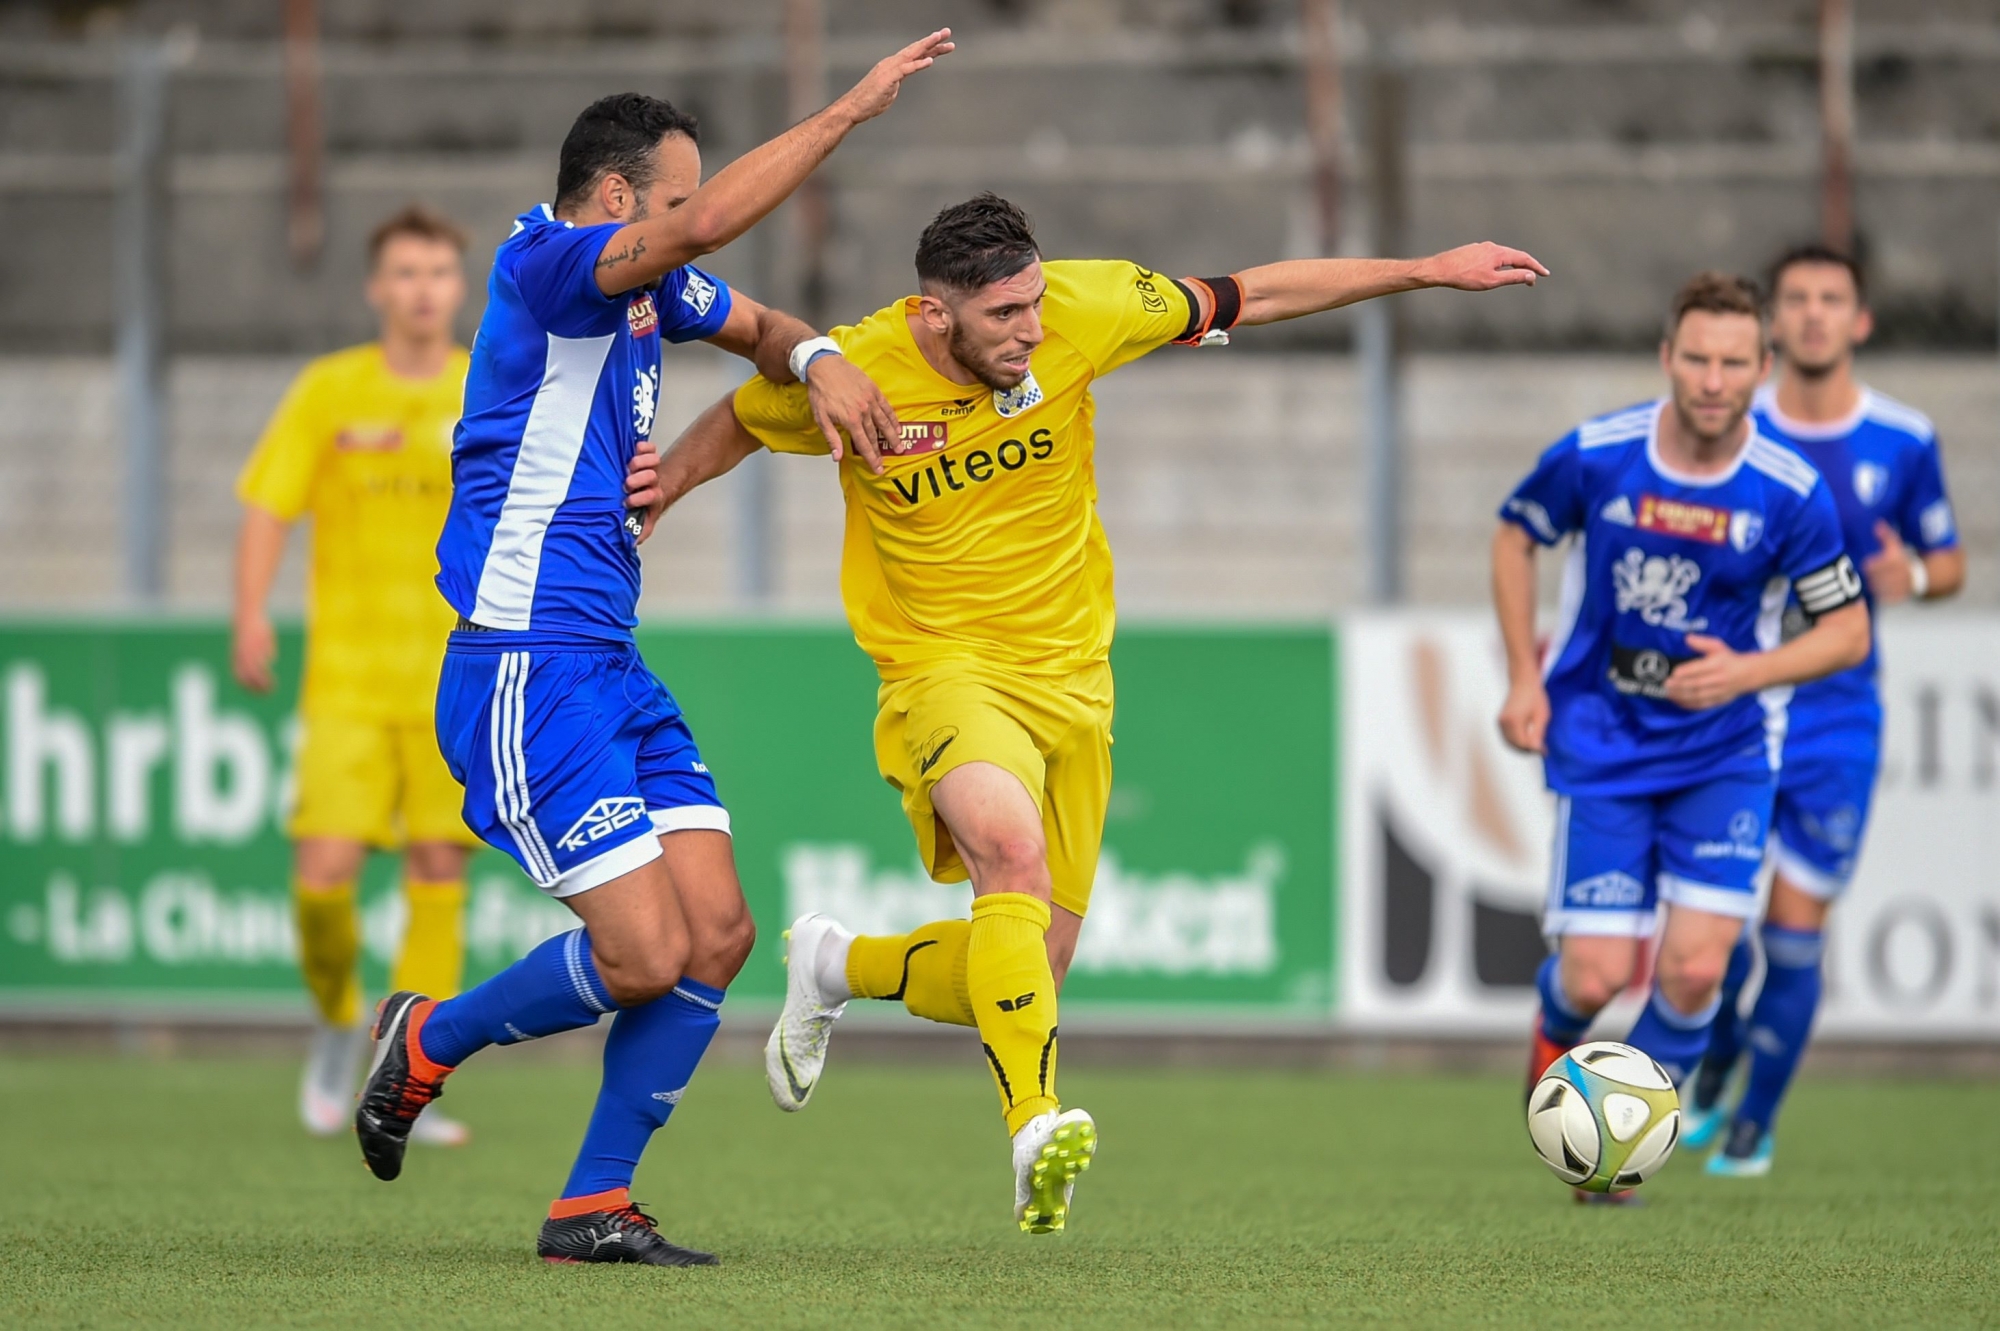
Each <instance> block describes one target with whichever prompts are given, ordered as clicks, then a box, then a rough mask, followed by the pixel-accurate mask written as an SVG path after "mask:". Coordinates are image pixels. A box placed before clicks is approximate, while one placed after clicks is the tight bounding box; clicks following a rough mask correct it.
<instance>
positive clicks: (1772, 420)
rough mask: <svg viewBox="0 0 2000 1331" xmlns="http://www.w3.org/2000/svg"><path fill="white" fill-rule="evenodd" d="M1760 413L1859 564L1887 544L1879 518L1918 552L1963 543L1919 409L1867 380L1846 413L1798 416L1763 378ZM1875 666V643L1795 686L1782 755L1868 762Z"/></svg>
mask: <svg viewBox="0 0 2000 1331" xmlns="http://www.w3.org/2000/svg"><path fill="white" fill-rule="evenodd" d="M1756 416H1757V428H1758V429H1759V430H1760V431H1762V432H1763V433H1765V434H1766V435H1769V436H1770V437H1772V438H1774V439H1778V440H1782V441H1783V442H1784V443H1785V444H1786V445H1787V446H1789V447H1791V448H1793V449H1796V450H1797V451H1798V452H1799V453H1800V454H1802V455H1803V456H1804V457H1805V459H1806V461H1808V462H1810V463H1812V464H1813V466H1814V467H1815V468H1816V469H1817V470H1818V471H1819V474H1820V476H1821V478H1822V479H1824V480H1825V482H1826V488H1827V489H1828V490H1829V491H1830V492H1831V493H1832V495H1833V503H1834V507H1835V508H1836V509H1837V510H1838V511H1839V513H1840V530H1841V536H1842V538H1843V539H1844V540H1845V541H1846V544H1847V553H1848V557H1849V558H1851V559H1853V561H1854V563H1855V565H1856V566H1857V567H1859V566H1862V565H1865V564H1866V563H1867V561H1868V560H1869V559H1870V558H1871V557H1873V556H1874V555H1876V554H1878V553H1879V552H1880V551H1881V549H1882V542H1881V541H1880V540H1878V539H1877V538H1876V535H1875V524H1876V523H1877V522H1886V523H1888V524H1889V526H1890V527H1891V528H1893V529H1894V530H1895V532H1896V534H1897V535H1898V536H1899V537H1901V538H1902V540H1903V543H1904V544H1905V545H1908V546H1909V547H1910V548H1911V549H1912V550H1914V551H1916V552H1917V553H1919V554H1929V553H1930V552H1931V551H1933V550H1947V549H1950V548H1951V547H1953V546H1955V545H1957V544H1958V523H1957V521H1956V520H1955V519H1954V518H1953V516H1952V511H1951V500H1950V499H1949V498H1947V497H1946V495H1945V488H1944V466H1943V464H1942V462H1941V460H1940V459H1939V457H1938V446H1937V431H1936V429H1935V428H1934V427H1933V426H1932V425H1931V421H1930V418H1929V417H1928V416H1926V415H1924V414H1923V413H1922V412H1921V411H1918V410H1916V409H1915V408H1913V407H1906V406H1904V405H1903V404H1902V403H1900V402H1898V401H1896V400H1895V399H1894V398H1890V397H1884V396H1883V395H1882V394H1880V393H1877V392H1875V391H1874V390H1873V389H1867V388H1864V389H1863V390H1862V391H1861V401H1860V402H1859V403H1858V404H1856V406H1855V408H1854V410H1853V411H1852V412H1850V413H1849V414H1848V415H1847V416H1846V417H1845V418H1844V419H1842V420H1837V421H1824V422H1813V421H1796V420H1793V419H1791V418H1790V417H1788V416H1786V415H1785V414H1784V413H1783V412H1782V411H1780V410H1778V403H1777V395H1776V392H1775V391H1774V390H1773V388H1772V386H1771V385H1769V384H1766V385H1765V386H1764V387H1763V388H1762V389H1760V390H1759V391H1758V394H1757V404H1756ZM1869 606H1870V608H1871V609H1872V608H1873V606H1874V596H1873V594H1872V593H1870V594H1869ZM1875 673H1876V651H1875V646H1874V644H1873V643H1871V644H1870V645H1869V651H1868V659H1867V660H1866V661H1864V662H1863V663H1862V664H1860V665H1858V666H1855V667H1854V668H1853V669H1852V670H1843V671H1841V672H1840V673H1839V674H1835V675H1829V676H1827V677H1826V678H1825V679H1816V680H1814V681H1812V682H1811V683H1810V684H1801V685H1799V687H1798V689H1797V691H1796V692H1795V693H1794V694H1793V696H1792V705H1791V718H1792V720H1791V730H1790V733H1789V734H1788V735H1787V736H1786V739H1785V755H1786V757H1788V758H1805V757H1826V758H1853V759H1861V760H1865V761H1870V762H1872V761H1873V760H1874V758H1875V756H1876V753H1877V751H1878V749H1879V747H1880V742H1881V732H1882V700H1881V697H1880V696H1879V695H1878V694H1877V692H1876V688H1875Z"/></svg>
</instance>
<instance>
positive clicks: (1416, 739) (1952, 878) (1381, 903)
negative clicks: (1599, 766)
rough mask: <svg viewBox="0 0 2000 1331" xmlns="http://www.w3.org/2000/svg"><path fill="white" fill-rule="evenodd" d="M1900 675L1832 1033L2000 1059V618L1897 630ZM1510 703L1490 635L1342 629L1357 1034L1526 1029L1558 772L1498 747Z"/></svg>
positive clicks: (1351, 979) (1349, 622) (1403, 622)
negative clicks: (1977, 1045) (1995, 1043)
mask: <svg viewBox="0 0 2000 1331" xmlns="http://www.w3.org/2000/svg"><path fill="white" fill-rule="evenodd" d="M1883 655H1884V658H1885V660H1886V662H1887V666H1886V668H1885V671H1884V677H1883V686H1884V693H1885V697H1886V700H1887V716H1888V722H1887V731H1886V734H1885V737H1884V761H1883V770H1882V778H1881V782H1880V785H1879V786H1878V788H1877V792H1876V799H1875V808H1874V812H1873V816H1872V818H1871V820H1870V826H1869V831H1868V840H1867V843H1866V847H1865V849H1864V851H1863V854H1862V859H1861V865H1860V869H1859V872H1858V873H1857V875H1856V878H1855V882H1854V885H1853V888H1852V889H1851V891H1850V892H1849V893H1848V895H1847V897H1846V899H1844V900H1843V901H1842V902H1841V903H1840V905H1839V906H1838V907H1837V908H1836V909H1835V911H1834V914H1833V919H1832V923H1831V925H1830V928H1829V935H1828V936H1829V949H1828V963H1827V998H1826V1003H1825V1006H1824V1007H1823V1008H1822V1010H1821V1018H1820V1030H1821V1031H1822V1032H1823V1033H1824V1034H1826V1035H1828V1036H1831V1037H1841V1036H1846V1037H1852V1038H1866V1039H1899V1038H1922V1039H1982V1040H1983V1039H2000V618H1994V617H1986V616H1971V615H1953V614H1951V613H1950V612H1948V611H1931V610H1921V609H1917V610H1901V611H1896V612H1891V613H1890V614H1888V615H1887V616H1885V617H1884V623H1883ZM1505 687H1506V675H1505V669H1504V665H1503V661H1502V657H1501V653H1500V643H1499V635H1498V632H1497V631H1496V630H1495V628H1494V626H1493V621H1492V619H1491V617H1490V616H1489V615H1486V614H1483V613H1479V612H1475V611H1459V612H1432V613H1426V612H1410V613H1402V614H1393V615H1356V616H1352V617H1349V618H1348V619H1346V620H1345V622H1344V623H1343V626H1342V635H1341V694H1342V704H1341V707H1342V716H1341V736H1342V740H1341V743H1342V750H1343V751H1342V755H1341V773H1342V778H1341V782H1340V787H1339V789H1340V805H1341V809H1340V819H1341V836H1340V844H1341V875H1340V881H1341V891H1340V906H1341V910H1340V940H1341V942H1340V974H1341V1003H1340V1012H1341V1016H1342V1019H1343V1021H1344V1023H1345V1024H1347V1025H1350V1026H1353V1027H1357V1028H1361V1029H1371V1030H1380V1031H1384V1032H1410V1033H1423V1034H1466V1035H1476V1034H1500V1033H1513V1032H1522V1033H1525V1031H1526V1027H1527V1021H1528V1018H1529V1014H1530V1013H1531V1012H1532V1010H1533V1007H1534V994H1533V989H1532V987H1531V986H1532V980H1533V974H1534V968H1535V966H1536V964H1537V963H1538V962H1539V960H1540V958H1541V956H1542V952H1543V944H1542V941H1541V937H1540V915H1541V909H1542V902H1543V899H1544V897H1545V895H1546V892H1547V874H1548V858H1549V842H1550V836H1551V832H1552V811H1553V810H1552V803H1553V801H1552V800H1551V798H1550V796H1549V795H1548V793H1547V792H1546V790H1545V789H1544V788H1543V786H1542V780H1541V765H1540V763H1539V761H1537V760H1534V759H1530V758H1526V757H1523V756H1521V755H1519V754H1516V753H1513V752H1512V751H1511V750H1509V749H1508V748H1507V747H1506V746H1505V745H1504V744H1502V743H1501V742H1500V739H1499V735H1498V733H1497V731H1496V730H1495V727H1494V717H1495V715H1496V714H1497V713H1498V711H1499V708H1500V704H1501V701H1502V699H1503V697H1504V693H1505Z"/></svg>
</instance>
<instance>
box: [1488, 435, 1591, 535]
mask: <svg viewBox="0 0 2000 1331" xmlns="http://www.w3.org/2000/svg"><path fill="white" fill-rule="evenodd" d="M1583 487H1584V475H1583V454H1582V451H1581V450H1580V449H1579V448H1578V447H1577V442H1576V435H1575V434H1574V433H1571V434H1567V435H1565V436H1563V438H1562V439H1560V440H1559V441H1557V442H1556V443H1555V444H1553V445H1551V446H1550V448H1549V449H1548V451H1547V452H1545V453H1543V454H1542V456H1541V458H1540V460H1538V461H1537V462H1536V463H1535V469H1534V470H1533V471H1531V472H1529V473H1528V476H1527V479H1526V480H1524V481H1522V482H1521V483H1520V484H1519V485H1517V486H1515V487H1514V493H1513V494H1510V495H1508V496H1507V502H1506V503H1504V504H1502V505H1500V520H1501V521H1502V522H1511V523H1513V524H1514V525H1515V526H1517V527H1519V528H1521V529H1522V530H1523V531H1525V532H1527V533H1528V535H1530V536H1532V537H1534V538H1535V539H1536V540H1537V541H1540V542H1541V543H1542V544H1543V545H1554V544H1555V543H1556V542H1557V541H1560V540H1561V539H1562V538H1563V537H1565V536H1567V535H1569V534H1570V533H1571V532H1573V531H1579V530H1581V529H1582V527H1583V521H1584V514H1585V512H1586V510H1587V505H1586V503H1585V498H1584V493H1583Z"/></svg>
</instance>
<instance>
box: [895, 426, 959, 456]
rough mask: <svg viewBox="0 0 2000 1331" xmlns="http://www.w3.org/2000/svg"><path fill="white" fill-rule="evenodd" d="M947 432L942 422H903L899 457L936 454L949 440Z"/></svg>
mask: <svg viewBox="0 0 2000 1331" xmlns="http://www.w3.org/2000/svg"><path fill="white" fill-rule="evenodd" d="M949 437H950V435H949V431H948V428H947V427H946V425H945V423H944V422H943V421H904V422H903V451H902V453H901V454H900V455H899V456H901V457H906V458H907V457H915V456H916V455H917V454H919V453H936V452H938V451H940V450H941V449H943V448H944V446H945V444H946V443H947V442H948V440H949Z"/></svg>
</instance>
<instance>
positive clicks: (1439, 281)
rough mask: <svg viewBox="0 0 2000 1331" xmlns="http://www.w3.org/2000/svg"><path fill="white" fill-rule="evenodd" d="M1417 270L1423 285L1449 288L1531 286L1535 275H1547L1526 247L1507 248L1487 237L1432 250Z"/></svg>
mask: <svg viewBox="0 0 2000 1331" xmlns="http://www.w3.org/2000/svg"><path fill="white" fill-rule="evenodd" d="M1421 272H1422V275H1423V279H1424V284H1425V285H1426V286H1433V287H1450V288H1451V289H1452V290H1453V291H1492V290H1493V289H1494V288H1496V287H1518V286H1530V287H1531V286H1533V285H1535V279H1536V278H1539V277H1547V276H1548V275H1549V270H1548V269H1546V268H1544V267H1542V262H1541V260H1539V259H1537V258H1536V257H1535V256H1534V255H1532V254H1530V253H1528V252H1527V251H1526V250H1513V249H1508V248H1507V247H1506V246H1505V245H1495V244H1494V243H1493V242H1492V241H1490V240H1482V241H1480V242H1479V243H1478V244H1477V245H1460V246H1459V247H1458V248H1457V249H1455V250H1446V251H1445V252H1444V253H1443V254H1433V255H1432V256H1431V257H1430V258H1428V259H1425V260H1424V261H1423V266H1422V268H1421Z"/></svg>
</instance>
